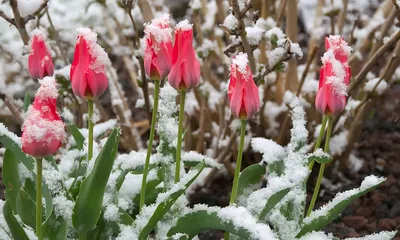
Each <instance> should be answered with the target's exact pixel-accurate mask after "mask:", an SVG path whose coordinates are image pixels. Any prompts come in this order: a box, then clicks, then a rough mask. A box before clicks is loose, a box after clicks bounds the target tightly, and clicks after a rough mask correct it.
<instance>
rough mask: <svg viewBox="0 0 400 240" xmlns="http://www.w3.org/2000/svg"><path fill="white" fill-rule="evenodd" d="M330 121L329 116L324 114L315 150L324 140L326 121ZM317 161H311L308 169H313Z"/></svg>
mask: <svg viewBox="0 0 400 240" xmlns="http://www.w3.org/2000/svg"><path fill="white" fill-rule="evenodd" d="M327 121H328V116H326V115H324V118H323V119H322V125H321V129H320V130H319V135H318V138H317V142H316V143H315V147H314V152H315V151H316V150H317V149H318V148H319V146H320V145H321V141H322V137H323V136H324V133H325V126H326V122H327ZM314 163H315V161H312V162H310V165H309V166H308V170H309V171H311V170H312V168H313V166H314Z"/></svg>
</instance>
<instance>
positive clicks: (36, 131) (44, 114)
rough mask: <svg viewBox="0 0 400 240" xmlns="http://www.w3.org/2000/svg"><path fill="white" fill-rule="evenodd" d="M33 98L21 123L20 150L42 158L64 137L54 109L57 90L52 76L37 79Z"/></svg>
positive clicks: (63, 126)
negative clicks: (37, 86)
mask: <svg viewBox="0 0 400 240" xmlns="http://www.w3.org/2000/svg"><path fill="white" fill-rule="evenodd" d="M39 83H40V87H39V89H38V91H37V92H36V96H35V100H34V102H33V104H32V106H30V107H29V109H28V111H27V113H26V119H25V121H24V124H23V125H22V137H21V141H22V151H24V152H25V153H27V154H29V155H31V156H33V157H35V158H43V157H46V156H49V155H52V154H54V153H55V152H56V151H57V150H58V148H59V147H60V146H61V143H62V141H63V140H64V138H65V125H64V123H63V122H62V121H61V118H60V116H59V115H58V114H57V111H56V101H57V97H58V91H57V88H56V83H55V80H54V78H53V77H45V78H44V79H43V80H39Z"/></svg>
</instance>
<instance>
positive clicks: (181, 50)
mask: <svg viewBox="0 0 400 240" xmlns="http://www.w3.org/2000/svg"><path fill="white" fill-rule="evenodd" d="M168 82H169V83H170V84H171V86H172V87H174V88H175V89H177V90H186V89H190V88H193V87H195V86H197V85H198V84H199V83H200V64H199V62H198V61H197V59H196V52H195V51H194V49H193V29H192V25H191V24H190V23H189V21H188V20H183V21H181V22H180V23H178V25H176V27H175V43H174V49H173V51H172V68H171V72H170V74H169V75H168Z"/></svg>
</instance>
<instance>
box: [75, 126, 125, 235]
mask: <svg viewBox="0 0 400 240" xmlns="http://www.w3.org/2000/svg"><path fill="white" fill-rule="evenodd" d="M119 136H120V130H119V129H114V130H113V131H112V133H111V134H110V136H109V137H108V139H107V142H106V144H105V145H104V148H103V149H102V150H101V152H100V153H99V155H98V156H97V159H96V162H95V164H94V167H93V170H92V172H91V173H90V174H89V175H88V177H87V178H86V179H85V180H84V181H83V182H82V184H81V186H80V191H79V195H78V197H77V199H76V203H75V206H74V210H73V214H72V223H73V226H74V228H75V229H76V231H77V232H78V233H79V234H80V235H81V234H87V232H89V231H90V230H92V229H93V228H95V227H96V224H97V221H98V220H99V217H100V214H101V209H102V203H103V196H104V191H105V188H106V185H107V181H108V178H109V176H110V173H111V170H112V166H113V163H114V160H115V156H116V154H117V150H118V143H119ZM92 161H93V160H92Z"/></svg>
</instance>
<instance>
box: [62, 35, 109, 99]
mask: <svg viewBox="0 0 400 240" xmlns="http://www.w3.org/2000/svg"><path fill="white" fill-rule="evenodd" d="M77 30H78V37H77V40H76V46H75V54H74V60H73V61H72V64H71V71H70V78H71V85H72V90H73V92H74V94H75V95H76V96H78V97H80V98H85V99H93V98H96V97H98V96H100V95H101V94H103V93H104V91H105V90H106V89H107V86H108V80H107V76H106V72H105V66H106V65H108V64H109V61H110V60H109V59H108V56H107V53H106V52H105V51H104V49H103V48H101V47H100V46H99V45H98V44H97V43H96V41H97V34H96V33H94V32H92V30H90V28H78V29H77Z"/></svg>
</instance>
